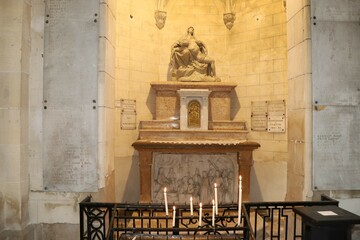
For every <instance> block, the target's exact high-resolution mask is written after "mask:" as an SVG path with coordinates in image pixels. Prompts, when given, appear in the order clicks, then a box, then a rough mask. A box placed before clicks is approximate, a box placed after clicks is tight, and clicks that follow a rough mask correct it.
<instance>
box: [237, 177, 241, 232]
mask: <svg viewBox="0 0 360 240" xmlns="http://www.w3.org/2000/svg"><path fill="white" fill-rule="evenodd" d="M241 201H242V179H241V175H240V177H239V200H238V225H239V226H240V222H241Z"/></svg>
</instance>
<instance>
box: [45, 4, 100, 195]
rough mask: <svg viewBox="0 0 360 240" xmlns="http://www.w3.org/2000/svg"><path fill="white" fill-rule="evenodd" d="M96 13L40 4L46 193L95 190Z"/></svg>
mask: <svg viewBox="0 0 360 240" xmlns="http://www.w3.org/2000/svg"><path fill="white" fill-rule="evenodd" d="M98 13H99V2H98V1H95V0H77V1H72V0H46V1H45V29H44V82H43V96H44V100H43V102H44V110H43V139H42V140H43V186H44V190H45V191H65V192H93V191H97V189H98V171H97V168H98V152H97V149H98V121H97V119H98V111H97V104H96V103H97V102H98V101H97V94H98V85H97V84H98V79H97V75H98V69H97V66H98V59H99V56H98V49H99V35H98V27H99V26H98V23H97V22H98V21H94V19H96V18H97V17H98ZM95 14H97V15H95Z"/></svg>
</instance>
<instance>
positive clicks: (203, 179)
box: [151, 153, 238, 203]
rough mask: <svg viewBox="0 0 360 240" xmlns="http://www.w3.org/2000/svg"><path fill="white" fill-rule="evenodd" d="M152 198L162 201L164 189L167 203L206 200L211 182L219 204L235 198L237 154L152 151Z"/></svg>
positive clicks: (211, 188) (210, 192) (209, 197)
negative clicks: (191, 199) (215, 188)
mask: <svg viewBox="0 0 360 240" xmlns="http://www.w3.org/2000/svg"><path fill="white" fill-rule="evenodd" d="M152 162H153V164H152V187H151V189H152V193H151V195H152V201H153V202H164V194H163V191H164V188H165V187H166V188H167V197H168V201H169V203H172V202H174V203H185V202H189V199H190V197H193V199H194V201H195V202H200V201H201V202H203V203H210V202H211V200H212V199H214V183H216V184H217V186H218V199H219V202H220V203H230V202H235V201H236V196H237V187H238V186H237V179H238V164H237V154H236V153H229V154H201V155H200V154H166V153H154V154H153V160H152Z"/></svg>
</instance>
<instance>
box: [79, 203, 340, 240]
mask: <svg viewBox="0 0 360 240" xmlns="http://www.w3.org/2000/svg"><path fill="white" fill-rule="evenodd" d="M314 205H338V202H337V201H335V200H333V199H331V198H328V197H327V196H322V199H321V201H300V202H246V203H243V205H242V215H241V221H240V224H239V221H238V205H237V204H220V205H219V214H217V215H216V216H215V217H214V219H213V216H212V205H204V206H203V208H202V213H201V218H200V219H199V215H200V212H199V210H200V209H199V208H198V207H194V209H193V214H192V215H191V211H190V207H189V205H177V206H176V210H175V218H174V217H173V210H172V209H170V211H169V214H168V215H166V214H165V206H164V205H163V204H139V203H138V204H117V203H99V202H92V201H91V196H88V197H86V198H85V199H84V200H83V201H82V202H81V203H80V239H81V240H115V239H116V240H117V239H121V240H168V238H172V239H174V240H177V239H178V240H194V239H199V240H211V239H223V240H243V239H244V240H260V239H262V240H265V239H270V240H273V239H277V240H290V239H294V240H296V239H301V236H302V229H301V218H300V217H299V216H298V215H297V214H295V213H294V212H293V208H294V207H296V206H314Z"/></svg>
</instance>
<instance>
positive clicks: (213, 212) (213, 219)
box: [211, 199, 215, 227]
mask: <svg viewBox="0 0 360 240" xmlns="http://www.w3.org/2000/svg"><path fill="white" fill-rule="evenodd" d="M212 204H213V207H212V221H211V222H212V226H213V227H215V201H214V199H213V200H212Z"/></svg>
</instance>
